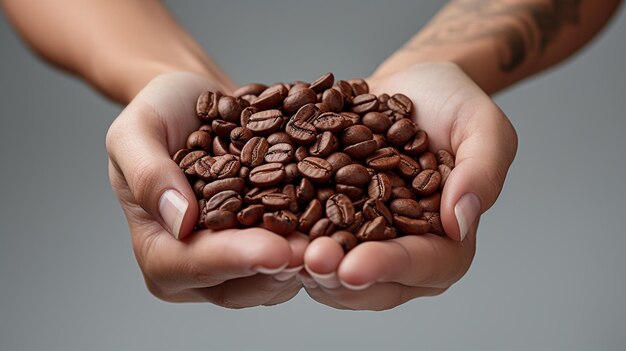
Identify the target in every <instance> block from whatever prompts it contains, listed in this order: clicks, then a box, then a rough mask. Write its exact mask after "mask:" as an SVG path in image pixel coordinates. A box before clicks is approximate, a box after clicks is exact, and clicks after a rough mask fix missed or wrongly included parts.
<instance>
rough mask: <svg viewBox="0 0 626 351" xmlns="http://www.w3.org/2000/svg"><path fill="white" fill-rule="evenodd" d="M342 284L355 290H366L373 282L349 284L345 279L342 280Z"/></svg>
mask: <svg viewBox="0 0 626 351" xmlns="http://www.w3.org/2000/svg"><path fill="white" fill-rule="evenodd" d="M340 282H341V285H343V286H344V287H345V288H347V289H350V290H354V291H359V290H365V289H367V288H369V287H370V286H372V284H373V283H365V284H362V285H352V284H348V283H346V282H345V281H343V280H340Z"/></svg>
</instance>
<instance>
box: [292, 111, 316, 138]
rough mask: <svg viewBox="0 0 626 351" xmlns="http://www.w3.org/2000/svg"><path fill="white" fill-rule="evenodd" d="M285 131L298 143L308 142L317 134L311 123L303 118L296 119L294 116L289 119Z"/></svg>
mask: <svg viewBox="0 0 626 351" xmlns="http://www.w3.org/2000/svg"><path fill="white" fill-rule="evenodd" d="M285 131H286V132H287V134H288V135H289V137H291V139H293V140H294V141H295V142H297V143H300V144H310V143H312V142H314V141H315V140H316V136H317V131H316V130H315V126H314V125H313V124H311V123H309V122H307V121H305V120H301V119H296V118H295V116H294V117H292V118H291V119H290V120H289V122H288V123H287V126H286V127H285Z"/></svg>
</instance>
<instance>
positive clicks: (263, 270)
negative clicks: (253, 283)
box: [253, 262, 289, 275]
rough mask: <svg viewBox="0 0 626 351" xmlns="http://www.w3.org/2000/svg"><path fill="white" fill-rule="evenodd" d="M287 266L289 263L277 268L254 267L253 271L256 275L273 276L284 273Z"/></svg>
mask: <svg viewBox="0 0 626 351" xmlns="http://www.w3.org/2000/svg"><path fill="white" fill-rule="evenodd" d="M288 264H289V262H287V263H285V264H284V265H282V266H280V267H277V268H268V267H263V266H256V267H254V268H253V269H254V270H255V271H257V273H261V274H268V275H274V274H278V273H280V272H282V271H284V270H285V268H286V267H287V265H288Z"/></svg>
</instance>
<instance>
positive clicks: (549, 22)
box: [375, 0, 620, 93]
mask: <svg viewBox="0 0 626 351" xmlns="http://www.w3.org/2000/svg"><path fill="white" fill-rule="evenodd" d="M619 3H620V0H603V1H597V0H453V1H451V2H450V3H449V4H448V5H446V7H444V8H443V9H442V11H441V12H440V13H439V14H438V15H437V16H436V17H435V18H434V19H433V20H432V21H431V22H430V23H429V24H428V25H427V26H426V27H425V28H424V29H423V30H422V31H420V32H419V33H418V34H417V35H416V36H415V37H413V38H412V39H411V40H410V41H409V42H408V43H407V44H406V45H405V46H404V47H403V48H401V49H400V50H398V51H397V52H395V53H394V54H393V55H392V56H391V57H390V58H389V59H387V60H386V61H385V62H384V63H383V64H382V65H381V66H380V67H379V69H378V70H377V71H376V73H375V76H382V75H386V74H389V73H393V72H395V71H398V70H400V69H402V68H405V67H407V66H410V65H412V64H415V63H419V62H423V61H452V62H455V63H457V64H458V65H459V66H460V67H461V68H463V70H465V72H466V73H467V74H468V75H469V76H470V77H472V78H473V79H474V81H475V82H476V83H478V85H480V86H481V87H482V88H483V89H484V90H485V91H486V92H488V93H494V92H497V91H499V90H501V89H503V88H505V87H507V86H509V85H511V84H513V83H515V82H517V81H519V80H521V79H524V78H525V77H528V76H530V75H532V74H535V73H537V72H539V71H541V70H543V69H546V68H548V67H550V66H552V65H554V64H556V63H558V62H560V61H561V60H563V59H565V58H567V57H568V56H570V55H572V54H573V53H574V52H576V51H577V50H578V49H580V48H581V47H582V46H583V45H584V44H585V43H587V42H588V41H590V40H591V38H592V37H593V36H594V35H595V34H597V33H598V32H599V31H600V29H602V27H603V26H604V25H605V24H606V23H607V22H608V20H609V19H610V17H611V15H612V14H613V13H614V12H615V9H616V8H617V6H618V5H619Z"/></svg>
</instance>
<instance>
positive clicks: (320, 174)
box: [298, 156, 332, 183]
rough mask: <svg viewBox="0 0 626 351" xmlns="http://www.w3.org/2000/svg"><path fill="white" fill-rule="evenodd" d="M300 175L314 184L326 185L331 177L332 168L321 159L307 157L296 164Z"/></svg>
mask: <svg viewBox="0 0 626 351" xmlns="http://www.w3.org/2000/svg"><path fill="white" fill-rule="evenodd" d="M298 171H300V174H301V175H302V176H303V177H305V178H308V179H309V180H311V181H313V182H316V183H326V182H327V181H328V180H329V179H330V177H331V175H332V166H331V165H330V163H328V161H326V160H324V159H323V158H319V157H314V156H309V157H307V158H305V159H304V160H302V161H301V162H298Z"/></svg>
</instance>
